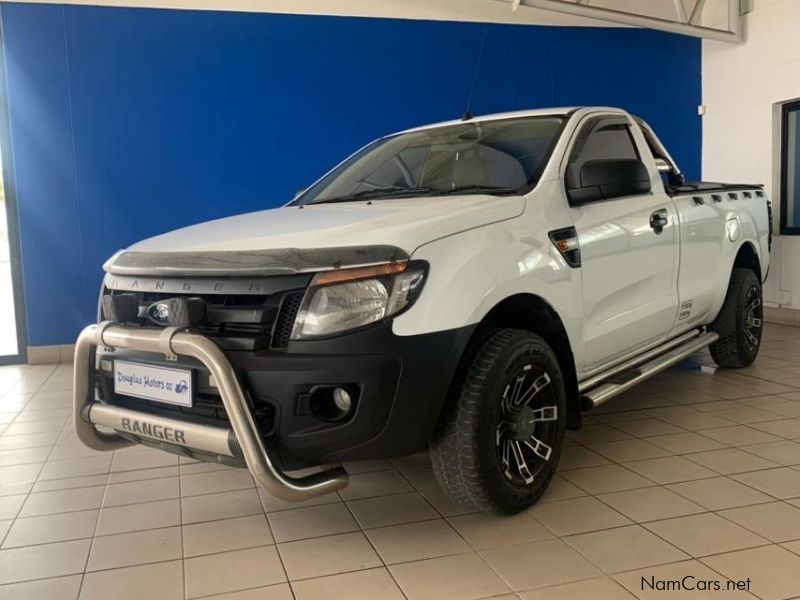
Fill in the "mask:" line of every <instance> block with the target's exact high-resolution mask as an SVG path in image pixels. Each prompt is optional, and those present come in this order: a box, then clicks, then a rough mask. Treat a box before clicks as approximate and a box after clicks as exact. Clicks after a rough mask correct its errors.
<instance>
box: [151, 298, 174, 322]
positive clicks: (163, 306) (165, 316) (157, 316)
mask: <svg viewBox="0 0 800 600" xmlns="http://www.w3.org/2000/svg"><path fill="white" fill-rule="evenodd" d="M147 317H148V318H149V319H150V320H151V321H152V322H153V323H155V324H156V325H169V304H168V303H167V302H154V303H153V304H151V305H150V306H148V307H147Z"/></svg>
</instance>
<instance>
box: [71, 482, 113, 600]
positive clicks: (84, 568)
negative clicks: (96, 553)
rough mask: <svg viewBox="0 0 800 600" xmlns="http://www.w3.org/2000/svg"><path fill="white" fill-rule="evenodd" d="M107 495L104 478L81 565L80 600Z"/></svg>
mask: <svg viewBox="0 0 800 600" xmlns="http://www.w3.org/2000/svg"><path fill="white" fill-rule="evenodd" d="M107 494H108V476H106V485H105V488H104V490H103V497H102V498H101V500H100V506H101V508H99V509H98V511H97V519H96V520H95V523H94V532H93V533H92V540H91V542H90V543H89V550H88V552H86V560H85V561H84V563H83V571H82V573H81V574H82V577H81V583H80V586H79V587H78V598H80V596H81V594H82V593H83V586H84V584H85V583H86V571H87V569H88V568H89V561H90V560H91V558H92V550H94V543H95V540H96V539H97V537H98V536H97V532H98V531H99V530H100V518H101V517H102V515H103V509H102V506H103V503H104V502H105V499H106V495H107Z"/></svg>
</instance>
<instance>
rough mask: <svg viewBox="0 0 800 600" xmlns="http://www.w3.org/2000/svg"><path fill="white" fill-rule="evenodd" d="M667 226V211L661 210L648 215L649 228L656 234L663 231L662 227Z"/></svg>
mask: <svg viewBox="0 0 800 600" xmlns="http://www.w3.org/2000/svg"><path fill="white" fill-rule="evenodd" d="M667 225H669V217H668V216H667V209H666V208H661V209H659V210H657V211H655V212H654V213H653V214H651V215H650V227H652V228H653V231H655V232H656V234H659V233H661V232H662V231H664V227H666V226H667Z"/></svg>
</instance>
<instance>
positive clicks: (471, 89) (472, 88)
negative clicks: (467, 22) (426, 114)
mask: <svg viewBox="0 0 800 600" xmlns="http://www.w3.org/2000/svg"><path fill="white" fill-rule="evenodd" d="M485 45H486V28H485V27H484V29H483V37H482V38H481V47H480V50H478V60H476V61H475V71H474V72H473V73H472V85H470V86H469V96H467V108H466V109H465V110H464V115H463V116H462V117H461V120H462V121H469V120H470V119H471V118H472V112H470V107H471V106H472V95H473V94H474V93H475V83H477V81H478V71H480V68H481V59H482V58H483V47H484V46H485Z"/></svg>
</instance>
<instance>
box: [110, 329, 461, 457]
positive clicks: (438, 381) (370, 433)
mask: <svg viewBox="0 0 800 600" xmlns="http://www.w3.org/2000/svg"><path fill="white" fill-rule="evenodd" d="M473 330H474V327H471V326H470V327H465V328H460V329H454V330H448V331H442V332H436V333H431V334H425V335H418V336H397V335H394V334H393V333H392V330H391V323H390V322H386V323H382V324H379V325H376V326H374V327H370V328H367V329H364V330H362V331H359V332H356V333H351V334H348V335H343V336H339V337H336V338H332V339H328V340H318V341H301V342H291V343H290V344H289V347H288V349H287V351H286V352H275V351H262V352H246V351H227V352H226V355H227V356H228V358H229V360H230V361H231V363H232V364H233V365H234V367H235V368H236V370H237V371H238V373H239V376H240V378H241V381H242V384H243V387H244V388H245V390H246V391H247V392H248V393H249V394H250V397H251V399H252V402H253V405H254V408H255V411H254V412H255V414H256V415H257V418H258V419H259V423H260V424H261V428H262V430H263V432H264V434H265V436H267V439H268V440H270V443H274V444H275V447H276V449H277V451H278V455H279V456H280V459H281V461H282V463H283V466H284V467H286V468H289V469H293V468H302V467H306V466H312V465H318V464H323V463H332V462H343V461H350V460H366V459H376V458H390V457H396V456H403V455H406V454H409V453H412V452H414V451H415V450H417V449H418V448H419V447H420V446H422V445H423V444H424V443H426V442H427V441H428V439H429V437H430V435H431V434H432V432H433V430H434V427H435V426H436V421H437V419H438V416H439V412H440V409H441V407H442V403H443V401H444V398H445V396H446V394H447V390H448V388H449V386H450V382H451V381H452V378H453V374H454V372H455V370H456V367H457V365H458V362H459V360H460V358H461V356H462V354H463V351H464V349H465V347H466V345H467V343H468V341H469V338H470V336H471V335H472V332H473ZM98 354H99V355H100V358H101V359H106V360H109V359H110V360H113V359H114V358H125V359H126V360H136V361H140V362H143V363H147V364H157V365H163V366H170V367H176V366H185V367H190V368H191V369H192V370H193V373H194V375H193V376H194V380H195V387H196V389H197V391H198V393H199V394H200V399H199V400H198V402H196V405H197V406H196V409H192V410H188V411H187V410H185V409H181V412H183V413H184V414H183V415H181V417H180V418H186V419H187V420H193V421H198V420H199V421H203V420H215V419H224V418H225V415H224V414H220V411H219V410H217V409H214V405H213V399H214V393H215V389H214V387H213V385H212V384H211V383H210V382H209V379H208V373H207V372H206V371H205V368H204V367H202V366H201V365H199V363H197V362H195V361H192V360H191V359H181V360H179V361H178V362H177V363H175V362H168V361H166V360H165V358H164V357H163V356H161V355H156V354H151V353H141V352H138V353H137V352H131V351H121V350H117V351H115V352H113V353H111V354H109V353H104V352H103V351H98ZM98 373H99V379H98V387H99V390H100V393H101V396H102V397H103V399H104V400H105V401H107V402H111V403H114V404H122V405H125V406H129V407H136V408H137V409H139V410H144V411H146V412H151V413H154V414H164V413H169V414H171V415H172V416H175V411H177V410H179V409H177V408H175V407H170V406H164V405H159V404H156V403H151V402H146V401H141V400H137V399H134V398H128V397H124V396H117V395H115V394H114V392H113V381H112V377H113V376H112V374H111V373H110V372H107V371H102V370H101V371H98ZM330 385H333V386H335V385H345V386H348V387H349V388H350V389H354V390H357V391H358V395H357V398H356V402H355V406H354V409H353V411H352V413H351V414H350V415H348V416H347V417H346V418H344V419H342V420H341V421H337V422H329V421H326V420H324V419H321V418H320V417H318V416H317V415H315V414H314V413H313V412H311V411H310V410H309V407H308V394H309V392H310V391H311V390H312V389H313V388H315V387H317V386H330Z"/></svg>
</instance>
